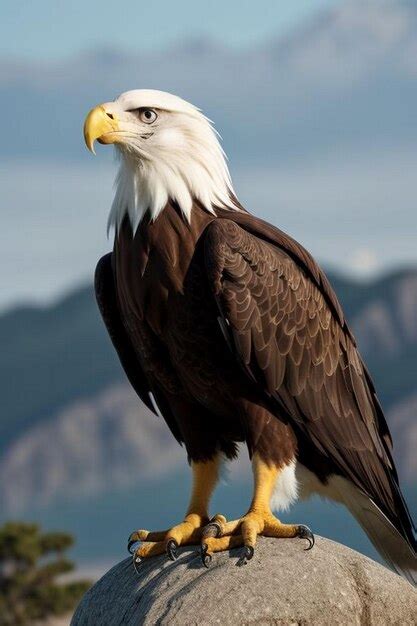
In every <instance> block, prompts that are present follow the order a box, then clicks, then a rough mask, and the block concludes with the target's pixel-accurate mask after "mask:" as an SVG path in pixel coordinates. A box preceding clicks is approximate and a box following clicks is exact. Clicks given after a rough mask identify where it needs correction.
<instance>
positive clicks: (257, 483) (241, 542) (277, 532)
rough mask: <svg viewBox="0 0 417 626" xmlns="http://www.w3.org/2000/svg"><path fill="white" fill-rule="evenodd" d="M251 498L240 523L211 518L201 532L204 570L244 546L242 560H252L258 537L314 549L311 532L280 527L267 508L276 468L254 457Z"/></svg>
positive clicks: (301, 527)
mask: <svg viewBox="0 0 417 626" xmlns="http://www.w3.org/2000/svg"><path fill="white" fill-rule="evenodd" d="M252 468H253V475H254V494H253V499H252V502H251V505H250V507H249V510H248V512H247V513H246V515H244V516H243V517H242V518H241V519H238V520H234V521H229V522H226V521H225V520H224V518H223V517H222V516H219V515H218V516H215V517H214V518H213V519H212V520H211V521H210V523H209V524H208V525H207V526H206V528H205V529H204V531H203V537H202V545H201V556H202V560H203V563H204V565H206V566H208V565H209V563H210V561H211V555H212V554H213V553H214V552H221V551H223V550H228V549H230V548H234V547H238V546H244V548H245V552H244V560H249V559H251V558H252V557H253V554H254V549H255V544H256V539H257V537H258V535H263V536H264V537H277V538H292V537H303V538H305V539H307V540H308V542H309V546H308V548H307V549H310V548H312V547H313V545H314V536H313V533H312V532H311V530H310V529H309V528H308V527H307V526H304V525H302V524H283V523H282V522H280V520H279V519H278V518H276V517H275V516H274V515H273V513H272V511H271V508H270V500H271V496H272V493H273V490H274V487H275V483H276V481H277V479H278V480H279V475H280V471H281V470H280V468H279V467H277V466H276V465H273V464H268V463H266V462H265V461H263V460H262V459H261V458H260V457H259V455H257V454H256V453H255V454H254V457H253V461H252Z"/></svg>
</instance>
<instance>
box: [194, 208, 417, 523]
mask: <svg viewBox="0 0 417 626" xmlns="http://www.w3.org/2000/svg"><path fill="white" fill-rule="evenodd" d="M245 219H248V218H246V217H245ZM279 232H280V231H279ZM267 235H268V233H262V234H261V236H262V238H260V237H259V236H258V237H256V236H254V235H253V234H251V233H248V232H247V231H246V230H245V229H244V228H240V227H239V226H238V225H237V224H236V223H235V222H233V221H231V220H227V219H218V220H216V221H215V222H214V223H213V224H211V225H210V226H209V227H208V229H207V231H206V239H205V252H206V266H207V271H208V275H209V280H210V283H211V285H212V288H213V292H214V295H215V297H216V299H217V302H218V305H219V309H220V313H221V317H222V319H223V328H227V329H228V331H229V333H230V336H231V339H232V343H233V345H234V347H235V350H236V353H237V355H238V357H239V359H240V361H241V363H242V364H243V365H244V367H245V368H246V370H247V371H248V373H249V374H250V375H251V377H252V378H255V380H256V381H257V383H258V385H259V387H260V389H261V390H262V392H264V393H265V394H266V395H267V396H268V397H269V398H270V399H273V400H274V401H275V402H276V406H277V413H278V414H279V415H280V417H284V418H286V419H288V420H291V422H292V423H293V425H294V426H295V428H296V429H297V430H299V431H300V432H301V433H303V435H304V436H305V438H306V439H307V440H308V441H309V442H310V443H311V444H312V445H313V446H314V447H315V448H316V450H318V451H320V452H321V453H322V454H323V455H325V456H326V458H329V459H330V460H331V462H332V464H333V465H334V466H336V467H337V468H338V471H339V472H340V473H341V474H342V475H344V476H345V477H347V478H349V479H350V480H351V481H352V482H353V483H354V484H355V485H356V486H357V487H359V488H360V489H361V490H362V491H364V492H365V493H366V494H367V495H369V496H370V497H371V498H372V499H373V500H374V501H375V502H376V504H377V505H378V506H380V507H381V509H382V510H383V511H384V512H385V513H386V514H387V515H388V516H389V518H390V519H391V520H392V521H393V522H394V523H395V525H396V526H397V527H398V526H400V527H402V526H403V522H404V525H405V527H406V528H407V534H409V532H410V524H411V522H410V521H409V520H406V519H404V520H402V519H399V518H398V511H399V506H398V501H399V500H401V502H402V497H401V494H400V492H399V488H398V483H397V475H396V471H395V467H394V464H393V460H392V456H391V451H390V437H389V431H388V427H387V425H386V422H385V419H384V416H383V414H382V411H381V408H380V406H379V403H378V401H377V399H376V396H375V392H374V388H373V386H372V383H371V381H370V378H369V375H368V373H367V371H366V370H365V368H364V366H363V363H362V361H361V358H360V356H359V354H358V351H357V349H356V346H355V342H354V339H353V337H352V335H351V334H350V333H349V331H348V329H347V327H346V324H345V322H344V320H343V313H342V311H341V308H340V305H339V303H338V302H337V299H336V297H335V296H334V294H333V292H332V291H331V288H330V286H329V285H328V283H327V281H324V280H323V277H324V274H323V273H322V272H321V271H320V270H319V269H318V266H317V265H315V267H314V266H313V268H312V269H313V271H310V270H309V268H311V267H312V263H314V262H313V261H312V259H311V257H310V256H306V257H304V259H303V258H301V259H300V253H299V252H298V253H297V254H298V258H297V255H296V254H292V255H290V254H289V252H288V249H287V250H284V249H283V248H281V247H279V246H277V245H273V244H272V243H270V241H271V240H273V238H274V237H273V234H272V235H271V236H270V237H268V236H267ZM280 235H281V236H283V234H282V233H280ZM263 237H265V238H267V239H268V240H267V241H265V240H263ZM291 242H292V240H290V243H291ZM288 247H290V246H288ZM298 250H302V248H301V247H299V248H298ZM305 254H306V255H307V253H305ZM305 259H307V261H308V263H305V262H304V260H305ZM329 294H330V296H329ZM403 508H404V507H403V505H402V504H401V505H400V509H401V511H402V509H403ZM405 511H406V509H405ZM404 516H405V517H407V513H406V512H405V513H404ZM401 517H402V515H401Z"/></svg>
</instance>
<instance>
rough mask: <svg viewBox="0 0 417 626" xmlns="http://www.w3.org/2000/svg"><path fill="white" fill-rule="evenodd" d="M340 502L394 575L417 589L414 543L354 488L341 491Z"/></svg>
mask: <svg viewBox="0 0 417 626" xmlns="http://www.w3.org/2000/svg"><path fill="white" fill-rule="evenodd" d="M343 500H344V502H345V504H346V506H347V508H348V509H349V511H350V512H351V513H352V515H353V516H354V517H355V518H356V520H357V521H358V523H359V524H360V525H361V526H362V528H363V530H364V531H365V532H366V534H367V535H368V537H369V539H370V540H371V542H372V543H373V545H374V546H375V548H376V549H377V550H378V552H379V554H380V555H381V556H382V558H383V559H385V561H386V562H387V563H388V564H389V565H390V566H391V567H392V568H393V569H394V570H395V571H396V572H397V574H399V575H400V576H402V577H403V578H405V579H406V580H408V581H409V582H410V583H411V584H412V585H414V586H417V554H416V548H415V540H414V545H413V546H412V545H410V543H409V541H407V539H406V538H405V537H404V536H403V535H402V534H401V533H400V532H399V531H398V530H397V529H396V528H395V526H394V525H393V524H392V522H390V520H389V519H388V518H387V516H386V515H384V513H383V512H382V511H381V509H380V508H379V507H378V506H377V505H376V504H375V503H374V502H373V501H372V500H371V499H370V498H368V497H367V496H366V495H365V494H363V493H362V492H361V491H360V490H359V489H357V488H356V487H354V486H353V485H351V489H346V490H344V491H343Z"/></svg>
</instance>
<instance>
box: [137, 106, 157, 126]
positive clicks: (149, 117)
mask: <svg viewBox="0 0 417 626" xmlns="http://www.w3.org/2000/svg"><path fill="white" fill-rule="evenodd" d="M138 114H139V119H140V121H141V122H145V124H152V123H153V122H154V121H155V120H156V118H157V117H158V116H157V114H156V113H155V111H154V110H153V109H139V110H138Z"/></svg>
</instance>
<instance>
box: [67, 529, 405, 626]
mask: <svg viewBox="0 0 417 626" xmlns="http://www.w3.org/2000/svg"><path fill="white" fill-rule="evenodd" d="M304 545H305V542H304V541H303V540H301V539H294V540H277V539H265V538H260V539H259V540H258V545H257V548H256V552H255V556H254V558H253V560H252V561H250V562H249V563H248V564H247V565H241V566H237V562H238V558H239V552H240V551H239V550H232V551H231V552H230V553H221V554H217V555H214V557H213V561H212V565H211V567H210V569H208V570H207V569H205V568H204V567H203V566H202V565H201V562H200V559H199V556H198V555H197V553H196V549H195V548H193V549H190V548H188V549H184V550H183V551H182V552H181V554H180V557H179V559H178V560H177V561H176V562H175V563H172V562H170V561H168V559H167V558H166V557H164V556H161V557H155V558H152V559H150V560H148V561H143V562H142V563H141V564H140V566H139V569H138V573H136V572H135V570H134V568H133V565H132V561H131V559H126V560H125V561H122V562H121V563H119V564H118V565H116V566H115V567H113V568H112V569H111V570H110V571H109V572H108V573H107V574H105V576H103V578H101V580H99V581H98V582H97V583H96V584H95V585H94V586H93V587H92V588H91V589H90V590H89V591H88V592H87V593H86V594H85V596H84V598H83V599H82V600H81V602H80V604H79V606H78V608H77V610H76V612H75V614H74V617H73V619H72V622H71V626H87V625H88V626H118V625H119V624H123V625H129V626H138V625H139V624H169V625H170V626H173V625H179V624H181V626H184V625H191V624H205V625H206V624H221V625H222V626H224V625H227V624H233V625H236V624H264V625H266V624H274V625H279V626H290V625H291V626H301V625H303V626H307V625H314V626H321V625H323V626H324V625H327V624H328V625H332V626H335V625H336V624H343V626H347V625H350V624H352V625H353V624H358V625H361V626H367V625H373V624H377V625H378V626H382V625H383V626H385V625H388V624H396V625H401V626H405V625H408V624H409V625H411V624H413V625H416V624H417V591H416V590H415V589H413V588H412V587H411V585H409V583H407V582H405V581H404V580H402V579H401V578H400V577H399V576H397V575H396V574H393V573H391V572H390V571H389V570H387V569H386V568H384V567H382V566H381V565H378V564H377V563H374V562H373V561H371V560H370V559H368V558H366V557H364V556H362V555H361V554H358V553H357V552H354V551H353V550H350V549H349V548H346V547H345V546H342V545H340V544H338V543H334V542H333V541H329V540H328V539H323V538H321V537H318V538H317V540H316V545H315V547H314V548H313V549H312V550H310V551H309V552H306V551H304V550H303V548H304Z"/></svg>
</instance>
